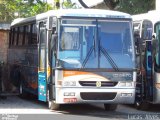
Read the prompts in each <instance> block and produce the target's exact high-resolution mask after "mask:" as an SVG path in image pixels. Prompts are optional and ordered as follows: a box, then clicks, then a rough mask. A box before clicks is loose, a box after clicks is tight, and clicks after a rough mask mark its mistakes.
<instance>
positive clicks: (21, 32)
mask: <svg viewBox="0 0 160 120" xmlns="http://www.w3.org/2000/svg"><path fill="white" fill-rule="evenodd" d="M23 31H24V27H23V26H21V27H20V28H19V39H18V45H19V46H22V42H23V36H24V32H23Z"/></svg>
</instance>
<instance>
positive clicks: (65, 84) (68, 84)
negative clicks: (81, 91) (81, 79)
mask: <svg viewBox="0 0 160 120" xmlns="http://www.w3.org/2000/svg"><path fill="white" fill-rule="evenodd" d="M63 86H76V81H64V82H63Z"/></svg>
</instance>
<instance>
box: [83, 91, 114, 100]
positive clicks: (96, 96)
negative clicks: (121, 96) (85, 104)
mask: <svg viewBox="0 0 160 120" xmlns="http://www.w3.org/2000/svg"><path fill="white" fill-rule="evenodd" d="M116 94H117V93H116V92H110V93H97V92H81V93H80V96H81V98H82V99H83V100H113V99H114V98H115V97H116Z"/></svg>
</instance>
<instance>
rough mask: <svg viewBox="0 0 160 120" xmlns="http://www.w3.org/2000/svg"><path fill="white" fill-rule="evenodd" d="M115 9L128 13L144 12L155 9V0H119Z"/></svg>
mask: <svg viewBox="0 0 160 120" xmlns="http://www.w3.org/2000/svg"><path fill="white" fill-rule="evenodd" d="M118 6H119V7H118V8H117V10H119V11H123V12H127V13H130V14H139V13H146V12H148V11H149V10H153V9H155V0H120V3H119V5H118Z"/></svg>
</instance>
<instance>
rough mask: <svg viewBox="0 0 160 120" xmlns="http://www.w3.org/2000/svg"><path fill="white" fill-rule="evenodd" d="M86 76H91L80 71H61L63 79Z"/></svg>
mask: <svg viewBox="0 0 160 120" xmlns="http://www.w3.org/2000/svg"><path fill="white" fill-rule="evenodd" d="M86 74H90V75H91V74H92V75H93V73H90V72H82V71H63V77H68V76H74V75H86Z"/></svg>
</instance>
